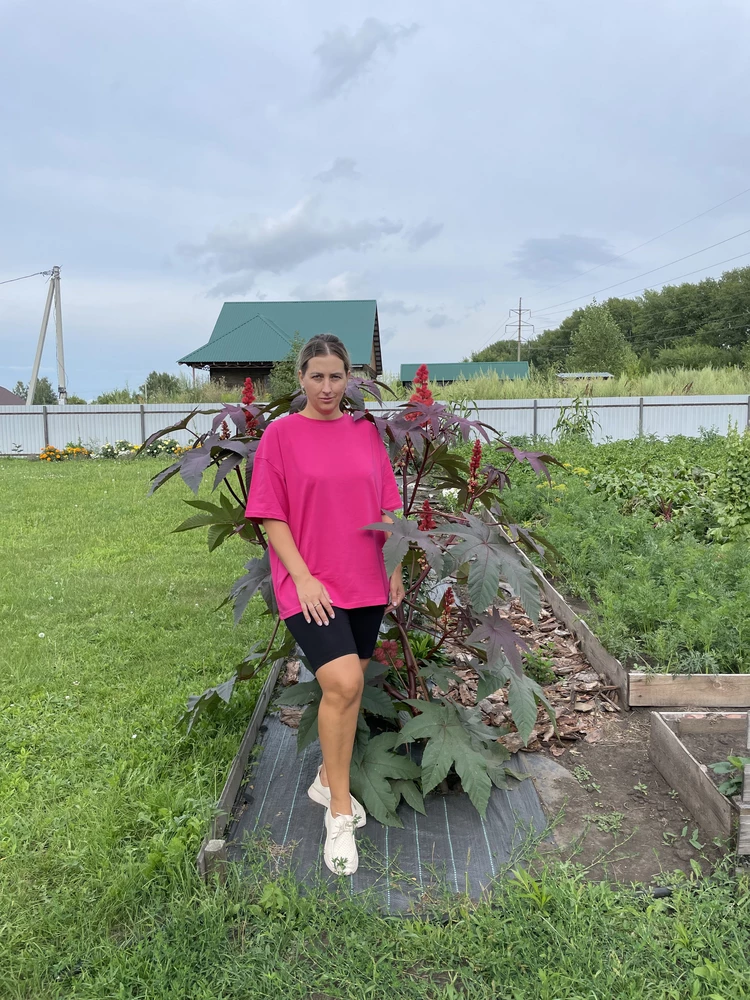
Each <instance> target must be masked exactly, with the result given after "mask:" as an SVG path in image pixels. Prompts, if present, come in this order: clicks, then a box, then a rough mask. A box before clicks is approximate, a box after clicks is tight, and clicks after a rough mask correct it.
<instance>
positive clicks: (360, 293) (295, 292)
mask: <svg viewBox="0 0 750 1000" xmlns="http://www.w3.org/2000/svg"><path fill="white" fill-rule="evenodd" d="M289 295H290V297H291V298H292V299H298V300H299V301H301V302H318V301H320V300H323V299H367V298H374V295H373V294H372V286H371V283H370V279H369V278H368V277H367V275H365V274H362V273H359V272H352V271H343V272H342V273H341V274H337V275H335V276H334V277H333V278H330V279H329V280H328V281H326V282H325V283H324V284H322V285H310V284H303V285H296V286H295V287H294V288H293V289H292V290H291V292H290V293H289Z"/></svg>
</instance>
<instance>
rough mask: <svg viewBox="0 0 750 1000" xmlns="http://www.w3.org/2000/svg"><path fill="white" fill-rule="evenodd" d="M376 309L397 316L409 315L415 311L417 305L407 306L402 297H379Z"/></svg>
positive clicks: (417, 307)
mask: <svg viewBox="0 0 750 1000" xmlns="http://www.w3.org/2000/svg"><path fill="white" fill-rule="evenodd" d="M378 309H379V310H380V312H383V313H394V314H397V315H399V316H410V315H411V314H412V313H415V312H417V310H418V309H419V306H408V305H407V304H406V303H405V302H404V300H403V299H381V300H380V301H379V302H378Z"/></svg>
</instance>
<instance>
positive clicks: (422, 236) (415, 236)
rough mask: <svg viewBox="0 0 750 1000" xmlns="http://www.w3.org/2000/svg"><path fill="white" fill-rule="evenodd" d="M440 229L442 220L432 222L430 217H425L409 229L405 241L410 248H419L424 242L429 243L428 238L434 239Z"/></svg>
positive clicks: (441, 228)
mask: <svg viewBox="0 0 750 1000" xmlns="http://www.w3.org/2000/svg"><path fill="white" fill-rule="evenodd" d="M442 231H443V223H442V222H433V221H432V220H431V219H425V220H424V222H420V223H419V225H417V226H414V227H413V228H412V229H410V230H409V232H408V233H407V234H406V242H407V244H408V245H409V249H410V250H419V248H420V247H423V246H424V245H425V243H429V242H430V240H434V239H435V237H436V236H439V235H440V233H442Z"/></svg>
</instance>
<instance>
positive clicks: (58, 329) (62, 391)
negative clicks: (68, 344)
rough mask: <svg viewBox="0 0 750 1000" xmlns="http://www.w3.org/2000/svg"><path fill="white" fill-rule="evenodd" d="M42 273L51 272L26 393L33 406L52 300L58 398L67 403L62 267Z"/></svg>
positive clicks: (62, 403) (29, 403)
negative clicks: (53, 306) (61, 290)
mask: <svg viewBox="0 0 750 1000" xmlns="http://www.w3.org/2000/svg"><path fill="white" fill-rule="evenodd" d="M41 273H42V274H49V275H51V277H50V282H49V291H48V292H47V301H46V302H45V304H44V314H43V316H42V327H41V329H40V331H39V340H38V342H37V345H36V355H35V357H34V367H33V368H32V369H31V379H30V380H29V389H28V392H27V393H26V405H27V406H32V405H33V403H34V392H35V390H36V382H37V378H38V376H39V365H40V364H41V361H42V351H43V350H44V341H45V339H46V337H47V327H48V326H49V314H50V312H51V311H52V302H53V300H54V303H55V336H56V341H57V382H58V386H57V393H58V399H59V402H60V404H61V405H62V406H64V405H65V400H66V399H67V395H68V390H67V389H66V387H65V359H64V356H63V328H62V302H61V299H60V268H59V267H57V266H55V267H53V268H52V270H51V271H42V272H41Z"/></svg>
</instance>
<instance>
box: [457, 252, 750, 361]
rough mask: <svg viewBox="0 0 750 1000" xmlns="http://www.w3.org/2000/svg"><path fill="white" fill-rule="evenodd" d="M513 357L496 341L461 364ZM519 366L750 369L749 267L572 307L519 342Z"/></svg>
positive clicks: (505, 343) (509, 347) (512, 345)
mask: <svg viewBox="0 0 750 1000" xmlns="http://www.w3.org/2000/svg"><path fill="white" fill-rule="evenodd" d="M516 358H517V341H516V340H497V341H495V342H494V343H493V344H490V345H489V346H488V347H485V348H484V349H483V350H481V351H475V352H474V354H472V355H471V358H470V359H464V360H471V361H515V360H516ZM521 360H522V361H529V362H530V363H531V364H532V365H533V366H534V367H535V368H537V369H540V370H549V369H555V370H557V371H570V372H573V371H609V372H611V373H612V374H613V375H621V374H623V373H629V372H631V371H632V372H633V373H634V374H635V373H637V372H641V373H642V372H649V371H661V370H665V369H668V368H706V367H712V368H725V367H728V366H731V365H744V366H750V267H740V268H735V269H734V270H732V271H726V272H725V273H724V274H722V275H721V277H720V278H704V279H703V280H702V281H698V282H685V283H683V284H681V285H667V286H665V287H664V288H662V289H660V290H659V291H653V290H648V291H646V292H644V293H643V294H642V295H639V296H638V297H637V298H632V299H626V298H616V297H613V298H609V299H606V300H605V301H604V302H602V303H596V302H594V303H593V304H592V305H589V306H586V307H584V308H581V309H576V310H574V311H573V312H572V313H571V314H570V315H569V316H567V317H566V318H565V319H564V320H563V321H562V322H561V323H560V325H559V326H558V327H556V328H555V329H551V330H550V329H547V330H544V332H543V333H541V334H540V335H539V336H538V337H536V338H535V339H534V340H531V341H529V342H527V343H525V344H522V345H521Z"/></svg>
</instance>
